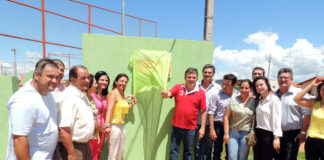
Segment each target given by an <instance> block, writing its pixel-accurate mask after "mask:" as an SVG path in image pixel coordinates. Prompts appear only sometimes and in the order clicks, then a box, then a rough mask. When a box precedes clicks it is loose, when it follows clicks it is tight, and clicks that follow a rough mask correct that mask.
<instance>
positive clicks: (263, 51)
mask: <svg viewBox="0 0 324 160" xmlns="http://www.w3.org/2000/svg"><path fill="white" fill-rule="evenodd" d="M278 39H279V35H278V34H277V33H272V32H257V33H253V34H250V35H249V36H248V37H247V38H246V39H244V42H246V43H248V44H255V45H257V46H258V49H257V50H255V49H243V50H228V49H226V50H223V49H222V46H218V47H217V48H215V50H214V63H215V64H216V70H217V75H216V78H217V79H221V78H222V76H223V75H224V74H227V73H236V75H237V76H238V78H239V79H243V78H251V72H252V69H253V68H254V67H256V66H260V67H263V68H264V69H265V70H266V75H268V65H269V56H270V53H271V67H270V79H276V77H277V72H278V70H279V69H280V68H282V67H290V68H292V69H293V71H294V79H295V81H296V82H301V81H304V80H306V79H308V78H311V77H313V76H315V75H316V74H317V75H322V76H323V75H324V71H323V68H324V63H323V59H324V45H323V46H320V47H314V46H313V44H311V43H310V42H309V41H307V39H297V40H296V42H295V43H294V44H293V46H292V47H291V48H283V47H281V46H280V45H278V44H277V43H276V42H277V40H278Z"/></svg>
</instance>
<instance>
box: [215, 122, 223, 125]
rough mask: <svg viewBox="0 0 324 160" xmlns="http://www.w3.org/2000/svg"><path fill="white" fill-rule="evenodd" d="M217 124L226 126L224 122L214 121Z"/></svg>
mask: <svg viewBox="0 0 324 160" xmlns="http://www.w3.org/2000/svg"><path fill="white" fill-rule="evenodd" d="M214 122H215V123H218V124H221V125H224V122H222V121H214Z"/></svg>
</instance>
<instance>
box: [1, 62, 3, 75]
mask: <svg viewBox="0 0 324 160" xmlns="http://www.w3.org/2000/svg"><path fill="white" fill-rule="evenodd" d="M1 74H2V75H3V62H2V61H1Z"/></svg>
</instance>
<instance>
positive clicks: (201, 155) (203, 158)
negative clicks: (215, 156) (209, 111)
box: [194, 125, 213, 160]
mask: <svg viewBox="0 0 324 160" xmlns="http://www.w3.org/2000/svg"><path fill="white" fill-rule="evenodd" d="M197 126H198V127H197V129H196V133H195V140H194V155H195V160H211V157H212V156H211V155H212V150H213V140H212V139H211V138H210V137H209V129H210V128H209V125H207V126H206V129H205V135H204V137H203V138H202V139H200V140H199V139H198V133H199V130H200V128H201V125H197Z"/></svg>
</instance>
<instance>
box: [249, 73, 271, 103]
mask: <svg viewBox="0 0 324 160" xmlns="http://www.w3.org/2000/svg"><path fill="white" fill-rule="evenodd" d="M258 80H264V81H265V84H266V85H267V88H268V92H270V94H271V93H272V89H271V86H270V83H269V80H268V78H266V77H264V76H261V77H257V78H256V79H255V80H254V81H253V93H254V95H255V101H254V102H255V103H254V106H255V107H257V106H258V104H259V101H260V98H261V94H260V93H258V92H257V90H256V86H255V85H256V82H257V81H258Z"/></svg>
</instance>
